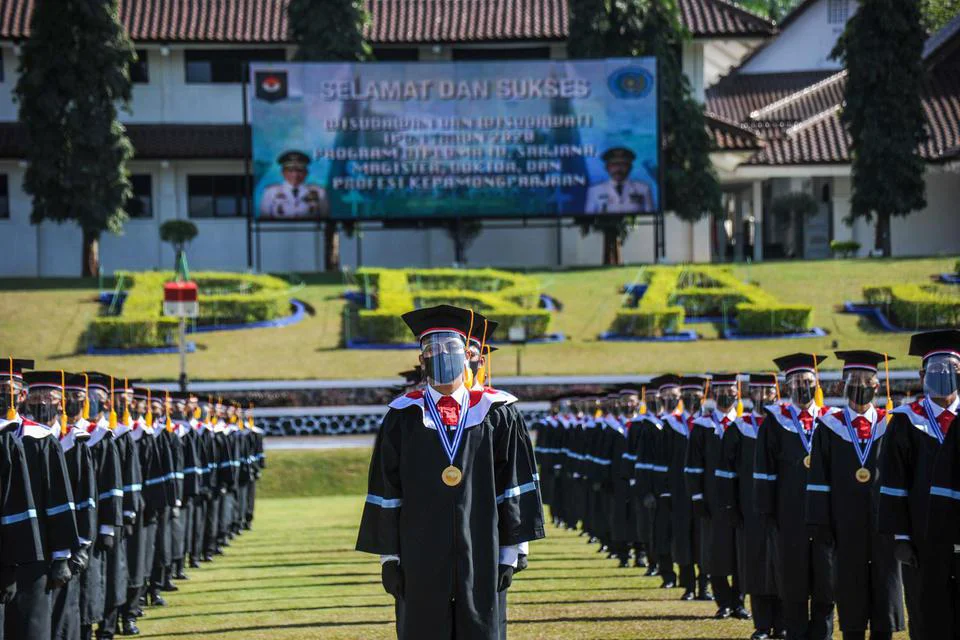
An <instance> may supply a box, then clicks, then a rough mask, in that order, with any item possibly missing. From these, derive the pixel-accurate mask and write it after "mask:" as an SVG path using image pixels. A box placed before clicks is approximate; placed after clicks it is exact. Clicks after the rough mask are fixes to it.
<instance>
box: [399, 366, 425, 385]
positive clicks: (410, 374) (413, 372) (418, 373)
mask: <svg viewBox="0 0 960 640" xmlns="http://www.w3.org/2000/svg"><path fill="white" fill-rule="evenodd" d="M400 377H401V378H403V379H404V380H406V381H407V384H417V383H419V382H420V381H421V380H423V367H421V366H420V365H417V366H415V367H414V368H413V369H407V370H406V371H401V372H400Z"/></svg>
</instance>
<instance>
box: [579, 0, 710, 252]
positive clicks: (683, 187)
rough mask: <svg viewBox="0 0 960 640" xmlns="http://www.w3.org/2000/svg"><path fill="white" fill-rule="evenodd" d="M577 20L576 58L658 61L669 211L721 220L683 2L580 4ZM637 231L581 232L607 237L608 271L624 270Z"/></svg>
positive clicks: (599, 222) (618, 224)
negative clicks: (684, 54) (690, 68)
mask: <svg viewBox="0 0 960 640" xmlns="http://www.w3.org/2000/svg"><path fill="white" fill-rule="evenodd" d="M570 12H571V18H570V40H569V43H568V47H569V53H570V56H571V57H573V58H597V57H620V56H655V57H656V58H657V61H658V74H659V91H660V119H661V126H660V130H661V131H662V132H663V139H662V140H661V141H660V143H661V150H662V153H661V162H662V163H663V166H662V175H663V184H662V188H663V191H662V193H661V198H662V205H663V209H664V210H665V211H670V212H673V213H675V214H676V215H677V216H679V217H680V218H682V219H684V220H689V221H694V220H697V219H699V218H701V217H702V216H704V215H706V214H709V213H712V212H719V211H720V209H721V207H720V200H721V191H720V184H719V182H718V181H717V176H716V172H715V171H714V169H713V165H712V164H711V163H710V136H709V134H708V133H707V130H706V123H705V121H704V117H703V106H702V105H701V104H700V103H698V102H697V100H696V99H695V98H694V96H693V92H692V89H691V86H690V81H689V80H688V79H687V77H686V76H685V75H684V73H683V65H682V60H681V51H682V49H683V42H684V40H685V39H687V38H688V37H689V34H688V33H687V32H686V30H685V28H684V27H683V23H682V22H681V20H680V9H679V6H678V5H677V0H615V1H610V2H606V1H605V0H572V2H571V5H570ZM632 223H633V220H632V219H630V218H629V217H625V218H602V217H598V218H592V219H584V221H583V222H582V224H581V227H582V228H583V229H584V231H588V230H591V229H596V230H599V231H601V232H602V233H603V236H604V250H603V256H604V263H605V264H617V263H619V262H620V260H621V250H620V248H621V246H622V243H623V241H624V240H625V239H626V237H627V235H628V234H629V231H630V227H631V225H632Z"/></svg>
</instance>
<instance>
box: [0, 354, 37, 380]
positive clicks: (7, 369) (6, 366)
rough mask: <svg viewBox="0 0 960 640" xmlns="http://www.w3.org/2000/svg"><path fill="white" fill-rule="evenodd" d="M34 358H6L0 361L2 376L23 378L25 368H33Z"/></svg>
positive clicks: (0, 374)
mask: <svg viewBox="0 0 960 640" xmlns="http://www.w3.org/2000/svg"><path fill="white" fill-rule="evenodd" d="M33 366H34V362H33V360H25V359H23V358H4V360H3V361H2V362H0V376H7V377H13V378H23V370H24V369H33Z"/></svg>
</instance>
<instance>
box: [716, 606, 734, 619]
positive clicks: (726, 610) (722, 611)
mask: <svg viewBox="0 0 960 640" xmlns="http://www.w3.org/2000/svg"><path fill="white" fill-rule="evenodd" d="M731 615H733V610H732V609H731V608H730V607H720V608H719V609H717V612H716V613H715V614H713V617H714V618H715V619H717V620H726V619H727V618H729V617H730V616H731Z"/></svg>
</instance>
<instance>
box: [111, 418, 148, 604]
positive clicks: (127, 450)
mask: <svg viewBox="0 0 960 640" xmlns="http://www.w3.org/2000/svg"><path fill="white" fill-rule="evenodd" d="M113 441H114V443H115V444H116V445H117V457H118V458H119V459H120V473H121V478H122V482H123V498H122V501H121V506H122V508H123V514H122V515H123V516H124V517H125V518H128V519H129V518H131V517H132V518H135V524H134V526H133V527H132V533H131V534H130V535H127V532H126V527H121V529H120V530H119V533H121V534H122V535H121V536H120V538H119V539H118V540H117V542H119V544H115V545H114V547H113V549H112V551H111V552H109V553H107V561H106V563H107V585H106V589H107V591H106V597H105V599H104V600H105V602H104V608H105V610H106V611H109V610H110V609H111V608H112V607H110V604H111V603H112V602H113V600H114V599H116V602H115V606H118V607H119V606H121V605H123V604H124V603H125V602H126V601H127V595H128V589H131V590H132V589H136V588H139V586H140V584H141V583H138V582H135V581H134V578H135V576H134V573H133V572H134V571H135V570H136V569H137V568H136V567H135V566H132V564H131V560H132V558H133V553H132V552H131V549H130V547H131V545H134V544H136V541H135V538H136V536H138V535H139V529H140V527H141V526H142V525H143V522H142V520H143V469H142V468H141V467H140V446H139V444H138V443H137V441H136V440H135V439H134V437H133V433H131V431H130V427H129V426H127V425H121V426H118V427H117V429H116V430H115V431H114V432H113ZM140 571H141V573H140V577H141V580H142V577H143V574H142V567H141V568H140ZM133 604H136V603H133Z"/></svg>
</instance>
